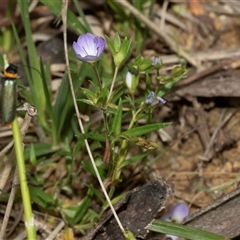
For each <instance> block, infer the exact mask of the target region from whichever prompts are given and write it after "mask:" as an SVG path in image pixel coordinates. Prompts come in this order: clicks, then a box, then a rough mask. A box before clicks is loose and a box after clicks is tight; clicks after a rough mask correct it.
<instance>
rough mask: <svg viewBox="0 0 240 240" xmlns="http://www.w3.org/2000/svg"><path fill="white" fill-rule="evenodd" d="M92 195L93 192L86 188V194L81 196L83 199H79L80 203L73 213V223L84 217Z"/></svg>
mask: <svg viewBox="0 0 240 240" xmlns="http://www.w3.org/2000/svg"><path fill="white" fill-rule="evenodd" d="M92 196H93V193H92V191H91V189H88V192H87V194H86V196H85V197H84V198H83V200H82V201H81V204H80V205H79V207H78V209H77V211H76V213H75V214H74V218H73V219H74V223H75V224H76V223H78V222H80V221H81V219H82V218H83V217H84V215H85V213H86V212H87V211H88V209H89V205H90V203H91V200H92Z"/></svg>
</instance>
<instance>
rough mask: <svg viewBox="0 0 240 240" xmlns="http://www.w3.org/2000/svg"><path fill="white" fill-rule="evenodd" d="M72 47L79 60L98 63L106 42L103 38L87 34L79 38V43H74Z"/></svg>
mask: <svg viewBox="0 0 240 240" xmlns="http://www.w3.org/2000/svg"><path fill="white" fill-rule="evenodd" d="M72 46H73V50H74V51H75V53H76V55H77V58H78V59H79V60H81V61H83V62H96V61H97V60H98V59H99V58H100V57H101V55H102V53H103V50H104V47H105V40H104V39H103V38H102V37H96V36H94V35H93V34H91V33H86V34H83V35H81V36H79V37H78V40H77V42H73V45H72Z"/></svg>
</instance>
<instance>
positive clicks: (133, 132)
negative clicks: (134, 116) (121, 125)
mask: <svg viewBox="0 0 240 240" xmlns="http://www.w3.org/2000/svg"><path fill="white" fill-rule="evenodd" d="M169 124H171V123H153V124H148V125H144V126H141V127H136V128H132V129H130V130H127V131H125V132H122V133H121V135H127V136H129V137H139V136H141V135H144V134H147V133H150V132H153V131H156V130H159V129H161V128H164V127H166V126H168V125H169Z"/></svg>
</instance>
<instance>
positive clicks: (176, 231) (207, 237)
mask: <svg viewBox="0 0 240 240" xmlns="http://www.w3.org/2000/svg"><path fill="white" fill-rule="evenodd" d="M146 228H147V229H148V230H151V231H154V232H159V233H166V234H171V235H173V236H179V237H183V238H187V239H191V240H227V239H228V238H225V237H222V236H219V235H217V234H214V233H211V232H206V231H203V230H200V229H197V228H193V227H187V226H184V225H181V224H177V223H171V222H166V221H162V220H154V221H153V222H151V223H150V224H149V225H148V226H147V227H146Z"/></svg>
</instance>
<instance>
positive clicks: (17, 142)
mask: <svg viewBox="0 0 240 240" xmlns="http://www.w3.org/2000/svg"><path fill="white" fill-rule="evenodd" d="M12 127H13V139H14V146H15V152H16V159H17V167H18V175H19V182H20V189H21V194H22V202H23V210H24V217H25V226H26V231H27V238H28V239H29V240H35V239H37V236H36V229H35V225H34V218H33V213H32V205H31V199H30V194H29V189H28V185H27V178H26V169H25V162H24V157H23V147H22V138H21V134H20V129H19V125H18V121H17V118H15V119H14V121H13V123H12Z"/></svg>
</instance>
